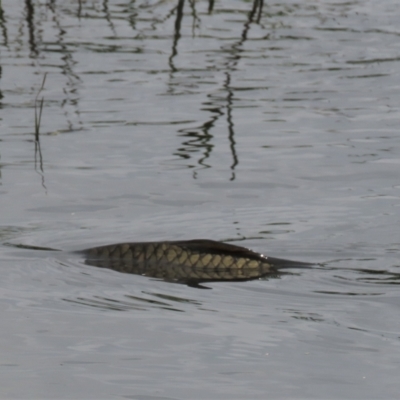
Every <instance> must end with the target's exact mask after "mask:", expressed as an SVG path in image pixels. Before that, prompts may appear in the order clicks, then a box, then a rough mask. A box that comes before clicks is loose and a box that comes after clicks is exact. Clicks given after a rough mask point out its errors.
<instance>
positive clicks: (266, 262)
mask: <svg viewBox="0 0 400 400" xmlns="http://www.w3.org/2000/svg"><path fill="white" fill-rule="evenodd" d="M82 252H83V254H84V255H85V257H86V260H85V262H86V264H88V265H93V266H97V267H102V268H110V269H113V270H116V271H119V272H125V273H131V274H139V275H146V276H152V277H155V278H162V279H166V280H175V281H184V282H188V281H195V282H205V281H219V280H248V279H256V278H259V277H263V276H266V275H268V274H271V273H276V271H277V270H278V269H279V268H285V267H302V266H306V265H310V264H305V263H297V262H293V261H287V260H280V259H275V258H270V257H264V256H263V255H261V254H259V253H256V252H253V251H251V250H249V249H246V248H244V247H240V246H235V245H231V244H227V243H222V242H215V241H212V240H188V241H174V242H172V241H171V242H169V241H165V242H142V243H120V244H113V245H106V246H99V247H94V248H90V249H87V250H83V251H82Z"/></svg>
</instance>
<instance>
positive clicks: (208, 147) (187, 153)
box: [169, 0, 264, 181]
mask: <svg viewBox="0 0 400 400" xmlns="http://www.w3.org/2000/svg"><path fill="white" fill-rule="evenodd" d="M190 3H191V6H192V10H193V11H192V15H193V27H194V26H195V20H198V19H197V16H196V12H195V7H194V2H193V3H192V2H190ZM263 5H264V1H263V0H254V2H253V7H252V9H251V11H250V12H249V14H248V17H247V21H246V22H245V23H244V27H243V31H242V35H241V39H240V40H239V41H237V42H235V43H233V44H232V45H230V46H228V47H223V48H222V53H223V54H226V55H227V57H226V59H227V60H226V62H225V63H224V64H223V65H224V68H222V70H224V69H225V72H224V74H225V79H224V82H223V85H222V92H225V96H223V97H221V96H220V95H218V96H214V95H212V94H209V95H208V96H207V97H208V98H209V101H207V102H205V103H203V104H202V105H203V106H205V107H204V108H202V109H201V110H207V111H210V112H211V113H213V116H212V117H211V118H210V119H209V120H207V121H206V122H204V123H203V124H202V125H201V126H199V127H197V128H185V129H181V130H179V131H178V132H179V133H180V136H183V137H185V138H188V140H185V141H184V142H182V147H180V148H178V149H177V151H176V152H175V153H174V155H177V156H179V157H181V158H182V159H185V160H189V159H191V158H192V157H193V153H198V152H201V153H202V155H201V156H200V157H199V158H198V159H197V166H196V165H194V164H192V163H191V164H188V165H187V166H188V167H189V168H194V171H193V178H195V179H196V178H197V171H198V169H203V168H210V167H211V165H210V163H208V162H206V160H207V159H208V158H209V157H210V156H211V153H212V150H213V148H214V145H213V144H212V139H213V137H214V136H213V135H212V134H211V130H212V128H213V127H214V125H215V123H216V121H217V120H218V119H219V118H220V117H221V116H223V115H226V124H227V128H228V140H229V151H230V153H231V155H232V163H231V165H230V170H231V177H230V180H231V181H233V180H235V178H236V174H235V169H236V167H237V166H238V164H239V157H238V154H237V150H236V141H235V130H234V126H235V124H234V118H233V109H234V89H233V87H232V84H231V81H232V72H233V71H234V70H235V68H236V66H237V63H238V62H239V61H240V59H241V55H240V53H241V52H242V51H243V50H242V45H243V44H244V42H245V41H246V40H247V36H248V32H249V29H250V26H251V24H252V23H253V22H254V21H255V22H256V23H259V22H260V19H261V15H262V9H263ZM183 6H184V0H179V1H178V6H177V7H176V14H177V15H176V22H175V35H174V40H173V45H172V54H171V56H170V59H169V65H170V68H171V71H172V72H171V75H170V76H171V77H172V76H173V72H176V71H177V68H176V67H175V65H174V63H173V59H174V58H175V57H176V56H177V54H178V52H177V44H178V41H179V39H180V37H181V34H180V29H181V24H182V18H183ZM213 6H214V2H213V1H210V2H209V13H211V12H212V10H213ZM198 22H200V20H198ZM193 31H194V28H193ZM221 100H222V101H221ZM221 103H222V104H221ZM198 166H200V167H198Z"/></svg>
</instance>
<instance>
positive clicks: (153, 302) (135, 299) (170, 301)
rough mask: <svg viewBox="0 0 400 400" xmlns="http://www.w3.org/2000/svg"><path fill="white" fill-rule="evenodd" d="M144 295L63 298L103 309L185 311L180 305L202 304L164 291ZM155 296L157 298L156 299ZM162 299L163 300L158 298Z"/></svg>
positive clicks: (198, 305)
mask: <svg viewBox="0 0 400 400" xmlns="http://www.w3.org/2000/svg"><path fill="white" fill-rule="evenodd" d="M141 293H142V295H140V296H138V295H136V296H134V295H130V294H126V295H125V296H124V297H125V299H114V298H111V297H105V296H97V295H96V296H93V297H76V298H73V299H70V298H64V299H63V300H64V301H66V302H68V303H74V304H79V305H83V306H87V307H94V308H98V309H101V310H112V311H132V310H136V311H147V310H149V309H151V308H156V309H161V310H168V311H175V312H185V309H184V307H182V308H180V307H179V305H180V304H182V305H186V304H189V305H190V304H191V305H193V306H196V307H201V306H202V304H201V303H200V302H198V301H196V300H192V299H187V298H183V297H177V296H171V295H167V294H163V293H151V292H145V291H143V292H141ZM153 297H155V298H156V299H154V298H153ZM158 299H162V300H158Z"/></svg>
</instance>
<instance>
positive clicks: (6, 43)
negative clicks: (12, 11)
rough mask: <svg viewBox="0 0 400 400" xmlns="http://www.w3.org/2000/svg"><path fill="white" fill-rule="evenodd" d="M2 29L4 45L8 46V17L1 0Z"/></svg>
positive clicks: (0, 22)
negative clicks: (5, 14)
mask: <svg viewBox="0 0 400 400" xmlns="http://www.w3.org/2000/svg"><path fill="white" fill-rule="evenodd" d="M0 29H1V32H2V36H3V45H4V46H6V47H7V46H8V34H7V26H6V17H5V16H4V10H3V6H2V4H1V0H0Z"/></svg>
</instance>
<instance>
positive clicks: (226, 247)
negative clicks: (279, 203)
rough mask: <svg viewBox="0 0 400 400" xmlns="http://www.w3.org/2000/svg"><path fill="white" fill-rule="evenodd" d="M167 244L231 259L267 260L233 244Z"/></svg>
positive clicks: (198, 240)
mask: <svg viewBox="0 0 400 400" xmlns="http://www.w3.org/2000/svg"><path fill="white" fill-rule="evenodd" d="M167 243H171V244H175V245H177V246H181V247H184V248H187V249H189V250H194V251H199V252H202V253H211V254H221V253H223V254H226V255H230V256H232V257H244V258H249V259H251V260H257V261H265V260H266V259H267V257H263V256H262V255H261V254H258V253H256V252H254V251H252V250H249V249H246V248H245V247H241V246H235V245H233V244H228V243H223V242H216V241H214V240H208V239H196V240H182V241H176V242H175V241H174V242H167Z"/></svg>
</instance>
